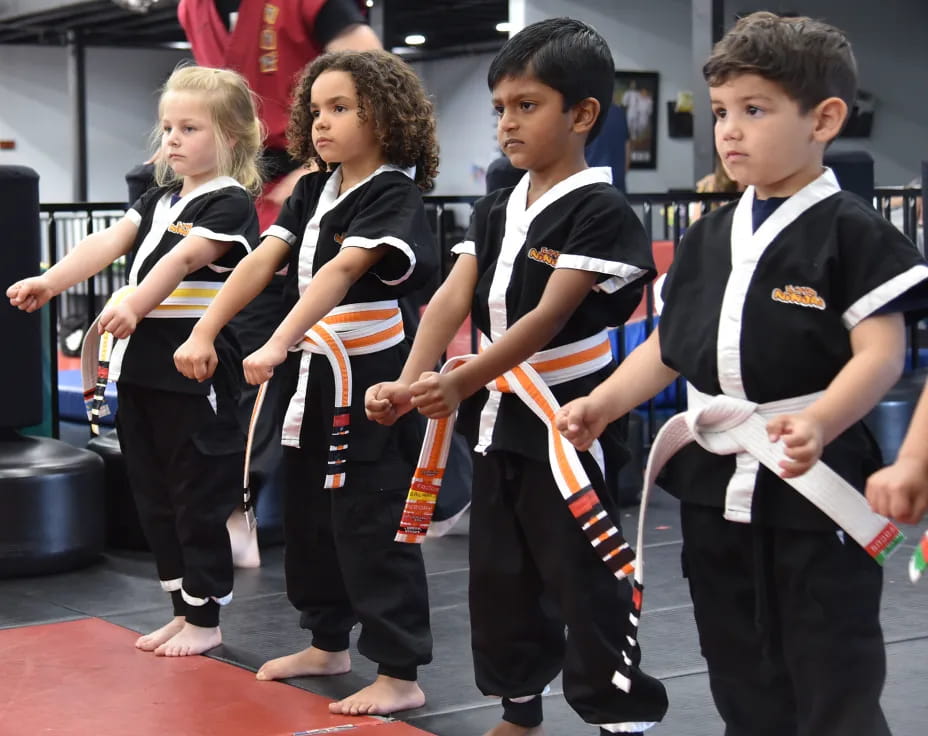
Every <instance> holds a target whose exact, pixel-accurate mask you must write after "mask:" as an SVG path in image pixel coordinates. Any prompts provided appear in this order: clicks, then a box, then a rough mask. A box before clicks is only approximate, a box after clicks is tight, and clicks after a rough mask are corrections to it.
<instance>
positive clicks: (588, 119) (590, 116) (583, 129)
mask: <svg viewBox="0 0 928 736" xmlns="http://www.w3.org/2000/svg"><path fill="white" fill-rule="evenodd" d="M573 110H574V124H573V130H574V132H575V133H589V132H590V129H591V128H592V127H593V125H594V124H595V123H596V121H597V119H598V118H599V114H600V108H599V100H597V99H596V98H595V97H585V98H584V99H582V100H580V102H578V103H577V104H576V105H574V107H573Z"/></svg>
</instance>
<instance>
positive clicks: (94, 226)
mask: <svg viewBox="0 0 928 736" xmlns="http://www.w3.org/2000/svg"><path fill="white" fill-rule="evenodd" d="M737 196H738V194H737V193H735V194H702V193H696V192H683V191H680V192H667V193H659V194H630V195H628V199H629V202H630V203H631V204H632V206H633V208H634V209H635V212H636V213H637V214H638V216H639V218H640V219H641V221H642V223H643V224H644V227H645V230H646V232H647V234H648V236H649V237H650V239H651V240H652V241H653V240H665V241H670V242H671V243H672V244H673V247H674V248H676V246H677V245H678V244H679V243H680V240H681V239H682V237H683V235H684V234H685V233H686V230H687V228H688V227H689V226H690V224H691V223H692V222H693V221H694V220H695V219H696V218H697V217H701V216H702V215H704V214H705V213H707V212H709V211H710V210H711V209H713V208H715V207H718V206H720V205H722V204H724V203H726V202H729V201H732V200H733V199H735V198H737ZM921 196H922V193H921V190H920V189H916V188H911V187H880V188H878V189H876V190H875V196H874V202H873V204H874V207H876V209H877V211H878V212H880V213H881V214H882V215H883V216H884V217H886V218H887V219H889V220H891V221H892V222H894V223H895V224H896V225H897V227H899V228H900V230H902V231H903V232H904V233H905V234H906V235H907V236H908V237H909V238H910V239H911V240H912V241H913V242H914V243H916V244H918V245H919V249H920V250H921V251H922V253H924V246H923V245H922V242H923V235H922V224H923V222H924V220H923V215H922V212H921V201H922V200H921ZM477 199H478V197H477V196H427V197H425V202H426V207H427V209H428V211H429V214H430V217H431V222H432V224H433V227H434V230H435V234H436V239H437V244H438V248H439V253H440V258H441V269H440V273H439V276H438V278H437V279H436V282H435V284H433V286H437V283H438V281H439V280H440V279H442V278H444V277H445V276H446V275H447V273H448V271H449V270H450V267H451V260H450V254H449V250H450V247H451V246H452V245H453V244H454V243H455V242H456V241H457V240H459V239H460V238H462V237H463V235H464V233H465V232H466V229H467V224H468V220H469V218H470V210H471V207H472V205H473V203H474V202H475V201H476V200H477ZM125 209H126V206H125V204H124V203H115V202H94V203H84V204H43V205H41V206H40V212H41V223H42V227H41V232H42V261H43V266H44V267H50V266H52V265H54V264H55V263H56V262H57V261H58V260H59V259H60V258H61V257H63V256H64V255H66V254H67V253H69V252H70V251H71V250H73V248H74V247H76V246H77V244H78V243H79V242H80V241H81V240H82V239H83V238H85V237H86V236H87V235H89V234H90V233H93V232H97V231H99V230H102V229H105V228H107V227H109V226H110V225H112V224H114V223H115V222H117V221H118V220H119V219H120V218H121V217H122V216H123V215H124V214H125ZM125 271H126V261H125V258H120V259H119V260H117V261H116V262H115V263H114V264H113V265H112V266H110V267H109V268H107V269H105V270H104V271H102V272H100V273H99V274H97V275H96V276H94V277H93V278H91V279H88V280H87V281H85V282H83V283H80V284H77V285H76V286H74V287H72V288H71V289H68V290H67V291H66V292H65V293H64V294H62V295H61V297H59V298H58V299H53V300H52V301H51V302H50V305H49V309H50V313H49V317H50V319H49V325H50V328H49V336H48V338H49V340H50V341H51V343H50V344H51V346H52V350H51V354H52V360H51V367H50V370H51V373H52V375H51V387H52V388H51V391H52V394H51V397H50V398H51V405H52V407H51V410H52V427H53V433H54V436H56V437H57V436H58V424H59V415H58V376H57V373H58V364H57V352H58V351H57V350H56V349H55V347H56V346H57V347H59V348H60V349H61V350H62V352H64V353H65V354H77V352H78V351H79V350H80V344H79V338H80V336H81V335H82V334H83V329H85V328H86V326H87V325H88V324H89V322H90V321H91V320H92V319H93V317H94V315H96V314H98V313H99V312H100V310H101V309H102V308H103V305H104V304H105V302H106V300H107V299H108V298H109V296H110V294H112V293H113V292H114V291H115V290H116V289H118V288H119V287H120V286H121V285H122V284H123V283H124V282H125V278H126V274H125ZM645 299H646V305H647V309H646V312H645V319H644V323H645V328H644V334H645V336H647V335H650V334H651V332H652V330H653V329H654V317H653V314H654V290H653V287H652V286H651V285H650V284H649V285H648V287H647V288H646V290H645ZM619 330H620V331H624V328H623V327H620V328H619ZM471 337H472V344H473V346H474V347H475V343H476V335H475V334H472V336H471ZM909 341H910V356H911V357H910V363H911V366H912V367H917V366H918V331H917V325H913V326H912V328H911V331H910V340H909ZM617 344H618V346H619V350H620V355H619V357H620V358H621V357H624V356H623V355H622V354H621V352H622V350H623V349H624V345H625V340H624V335H622V334H620V335H619V339H618V341H617ZM676 396H677V399H676V401H677V409H678V410H679V409H683V408H684V405H683V401H684V399H683V396H684V393H683V391H682V385H678V386H677V391H676ZM646 428H647V430H646V431H647V434H648V436H649V437H653V435H654V433H655V432H656V429H657V422H656V418H655V410H654V404H653V402H649V404H648V411H647V424H646Z"/></svg>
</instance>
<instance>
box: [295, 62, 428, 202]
mask: <svg viewBox="0 0 928 736" xmlns="http://www.w3.org/2000/svg"><path fill="white" fill-rule="evenodd" d="M327 71H344V72H348V73H349V74H350V75H351V77H352V79H353V80H354V86H355V89H356V90H357V93H358V103H359V107H360V109H359V111H358V116H359V117H360V118H361V120H368V119H370V120H373V122H374V131H375V135H376V136H377V140H378V141H379V142H380V146H381V148H382V150H383V154H384V158H385V159H386V160H387V162H389V163H391V164H393V165H395V166H401V167H403V168H408V167H410V166H415V167H416V179H415V180H416V184H417V185H418V186H419V189H421V190H422V191H428V190H429V189H431V188H432V185H433V183H434V181H435V175H436V174H437V173H438V141H437V138H436V134H435V116H434V114H433V110H432V103H431V102H430V101H429V99H428V97H427V96H426V94H425V89H424V88H423V87H422V82H421V81H419V77H417V76H416V74H415V72H414V71H413V70H412V69H411V68H410V67H409V65H408V64H406V62H404V61H403V60H402V59H400V58H399V57H397V56H395V55H394V54H391V53H389V52H387V51H379V50H378V51H336V52H333V53H329V54H323V55H322V56H320V57H319V58H318V59H316V60H315V61H313V62H311V63H310V64H309V65H308V66H307V67H306V69H305V70H304V72H303V74H302V76H301V77H300V81H299V84H298V85H297V88H296V90H295V91H294V94H293V106H292V107H291V109H290V123H289V125H288V126H287V140H288V145H287V150H288V151H289V152H290V155H291V156H293V158H295V159H296V160H298V161H302V162H304V163H309V162H310V161H314V162H315V163H316V164H317V165H318V166H319V169H320V170H322V171H325V170H326V169H327V167H328V165H327V164H326V162H325V161H323V160H322V158H321V157H320V156H319V153H318V152H317V151H316V148H315V146H313V140H312V129H313V122H314V118H313V116H312V111H311V109H310V93H311V92H312V87H313V82H315V81H316V79H317V78H318V77H319V75H320V74H322V73H323V72H327Z"/></svg>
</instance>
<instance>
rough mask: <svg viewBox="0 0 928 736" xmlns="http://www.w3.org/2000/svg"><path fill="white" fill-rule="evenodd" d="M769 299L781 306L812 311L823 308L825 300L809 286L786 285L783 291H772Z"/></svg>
mask: <svg viewBox="0 0 928 736" xmlns="http://www.w3.org/2000/svg"><path fill="white" fill-rule="evenodd" d="M770 298H771V299H773V301H775V302H782V303H783V304H796V305H798V306H800V307H811V308H812V309H824V308H825V300H824V299H822V297H820V296H819V295H818V292H817V291H816V290H815V289H813V288H812V287H810V286H793V285H792V284H787V285H786V288H784V289H774V290H773V291H772V292H771V294H770Z"/></svg>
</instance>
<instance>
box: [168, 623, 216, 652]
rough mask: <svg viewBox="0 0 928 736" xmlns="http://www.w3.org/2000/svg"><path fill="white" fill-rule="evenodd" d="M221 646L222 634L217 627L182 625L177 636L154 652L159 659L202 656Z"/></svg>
mask: <svg viewBox="0 0 928 736" xmlns="http://www.w3.org/2000/svg"><path fill="white" fill-rule="evenodd" d="M220 644H222V633H221V632H220V631H219V627H218V626H211V627H204V626H194V625H193V624H191V623H186V622H185V623H184V628H182V629H181V630H180V631H179V632H178V633H177V634H175V635H174V636H172V637H171V638H170V639H168V640H167V641H166V642H164V644H162V645H161V646H160V647H158V648H157V649H156V650H155V654H157V655H158V656H159V657H190V656H192V655H194V654H203V652H207V651H209V650H210V649H212V648H214V647H218V646H219V645H220Z"/></svg>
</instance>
